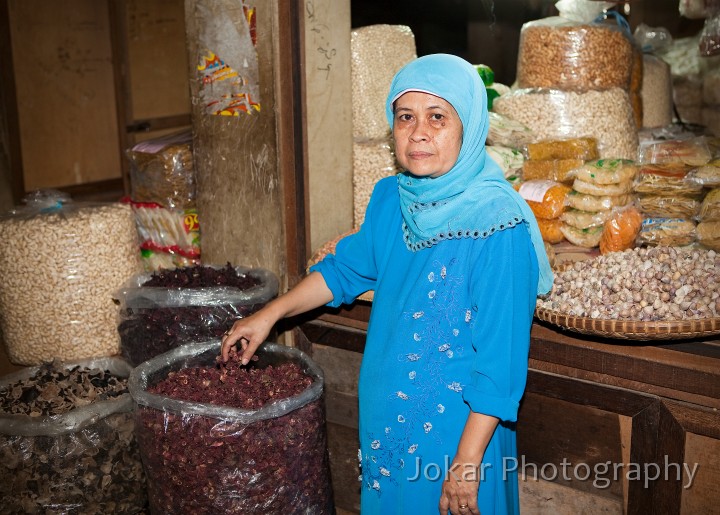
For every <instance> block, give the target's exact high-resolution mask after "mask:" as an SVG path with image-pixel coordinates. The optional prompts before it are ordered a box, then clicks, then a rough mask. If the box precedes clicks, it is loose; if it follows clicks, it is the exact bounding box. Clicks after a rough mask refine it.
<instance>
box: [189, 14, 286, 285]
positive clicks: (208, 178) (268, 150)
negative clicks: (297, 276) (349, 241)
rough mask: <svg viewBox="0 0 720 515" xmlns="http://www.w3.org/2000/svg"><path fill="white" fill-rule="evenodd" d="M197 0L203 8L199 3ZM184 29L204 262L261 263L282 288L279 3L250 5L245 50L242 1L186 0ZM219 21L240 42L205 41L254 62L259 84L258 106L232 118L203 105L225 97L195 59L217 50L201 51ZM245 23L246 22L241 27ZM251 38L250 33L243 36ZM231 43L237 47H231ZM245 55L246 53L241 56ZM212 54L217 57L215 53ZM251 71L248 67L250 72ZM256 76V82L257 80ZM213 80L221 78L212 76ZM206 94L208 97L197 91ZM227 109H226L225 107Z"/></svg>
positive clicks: (233, 61)
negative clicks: (254, 27) (251, 40)
mask: <svg viewBox="0 0 720 515" xmlns="http://www.w3.org/2000/svg"><path fill="white" fill-rule="evenodd" d="M201 5H202V7H200V6H201ZM185 7H186V11H185V12H186V22H185V23H186V27H187V33H188V59H189V62H190V63H193V64H194V66H193V65H191V66H190V71H189V73H190V88H191V90H190V91H191V98H192V104H193V111H192V117H193V136H194V137H193V152H194V157H195V168H196V175H197V207H198V212H199V213H200V214H201V224H202V253H203V262H205V263H208V264H212V263H216V264H221V263H226V262H231V263H235V264H242V265H245V266H250V267H256V266H261V267H263V268H266V269H268V270H270V271H272V272H273V273H275V274H276V275H278V277H279V279H280V287H281V290H283V289H284V288H285V286H286V283H287V281H286V276H287V261H286V256H285V253H286V251H285V248H286V245H287V241H286V235H285V226H286V225H287V224H289V223H294V222H295V221H294V220H292V221H286V220H285V214H286V209H285V206H284V202H285V198H284V196H283V191H282V189H283V186H284V184H283V181H282V178H281V177H280V171H279V157H278V134H277V111H276V108H277V107H278V106H277V105H276V100H277V96H276V85H277V82H276V81H277V73H278V71H277V66H278V63H277V61H276V52H277V49H276V47H275V44H274V38H275V37H277V36H278V34H277V30H278V26H277V13H276V12H275V11H276V9H277V8H278V3H277V2H271V1H269V0H258V1H257V2H254V7H255V11H254V13H255V20H256V24H257V30H256V31H255V34H256V35H257V43H256V44H255V45H254V50H253V49H247V48H245V46H244V45H246V44H248V41H249V39H246V38H245V37H246V35H247V33H248V31H249V29H248V28H247V23H248V22H247V21H245V20H246V17H247V14H246V13H245V12H243V4H242V3H240V2H231V1H226V0H223V1H217V0H213V1H210V0H187V1H186V3H185ZM220 24H222V26H223V27H225V28H226V30H227V31H228V32H229V33H232V31H233V30H235V31H236V32H237V31H239V30H243V33H242V34H240V33H239V32H238V41H237V42H234V41H233V42H231V41H227V42H225V41H224V40H213V41H211V42H210V43H209V44H211V45H213V46H215V45H217V46H221V45H225V46H226V47H228V48H225V47H223V48H222V50H224V51H226V53H229V54H230V55H220V56H219V58H220V59H221V60H224V62H226V64H227V63H229V64H228V66H231V68H232V65H234V66H235V68H237V69H235V68H233V69H234V70H235V71H238V70H239V69H240V67H242V66H243V62H244V59H245V58H247V59H248V62H249V63H250V62H252V63H254V62H255V60H254V59H255V54H253V52H255V53H256V56H257V68H256V69H257V77H254V76H252V77H251V78H249V79H248V80H251V81H253V84H252V85H251V86H253V87H255V85H256V86H257V91H259V93H258V96H259V98H256V99H252V101H253V102H255V101H259V102H258V103H259V104H260V106H259V107H260V110H259V111H257V110H255V109H254V108H252V106H251V107H250V108H249V110H248V112H241V111H235V114H236V115H230V114H228V115H221V114H213V109H212V108H208V104H209V103H210V102H211V101H218V102H227V101H228V99H227V98H226V97H223V96H222V95H221V94H220V93H216V92H217V91H218V90H219V86H218V85H216V84H215V83H213V86H212V87H211V86H207V87H206V88H205V89H204V90H203V89H202V87H203V74H202V73H201V71H200V70H198V69H197V66H198V65H197V63H201V62H204V61H203V59H204V57H203V56H206V55H208V52H212V53H215V52H220V53H221V54H222V53H223V52H222V51H221V50H219V49H218V48H205V44H204V43H203V42H202V41H201V39H203V38H204V39H207V38H210V39H212V38H213V34H217V31H215V30H212V29H213V28H214V27H215V26H218V25H220ZM243 24H246V25H244V26H243ZM247 37H248V38H249V37H250V36H247ZM235 43H236V44H235ZM242 52H247V55H240V53H242ZM216 55H217V54H216ZM254 69H255V68H254V67H253V70H254ZM255 81H257V82H255ZM216 82H218V84H220V83H221V81H216ZM203 92H204V94H207V95H208V96H207V97H202V96H201V95H202V94H203ZM226 112H228V111H227V110H226Z"/></svg>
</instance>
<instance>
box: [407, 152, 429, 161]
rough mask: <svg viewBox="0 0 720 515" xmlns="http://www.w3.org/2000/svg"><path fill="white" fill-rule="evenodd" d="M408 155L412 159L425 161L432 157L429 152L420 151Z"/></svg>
mask: <svg viewBox="0 0 720 515" xmlns="http://www.w3.org/2000/svg"><path fill="white" fill-rule="evenodd" d="M408 155H409V156H410V158H412V159H426V158H428V157H431V156H432V154H431V153H430V152H420V151H416V152H410V154H408Z"/></svg>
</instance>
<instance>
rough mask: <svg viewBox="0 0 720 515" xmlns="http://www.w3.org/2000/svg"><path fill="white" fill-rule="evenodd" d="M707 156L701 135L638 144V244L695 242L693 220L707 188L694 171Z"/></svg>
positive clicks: (635, 188) (706, 148)
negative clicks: (640, 219) (695, 175)
mask: <svg viewBox="0 0 720 515" xmlns="http://www.w3.org/2000/svg"><path fill="white" fill-rule="evenodd" d="M710 159H711V154H710V151H709V149H708V146H707V144H706V142H705V140H704V138H691V139H687V140H667V141H651V142H647V143H645V144H643V145H641V147H640V149H639V152H638V160H639V163H640V165H641V166H640V170H639V172H638V175H637V177H636V179H635V182H634V184H633V191H634V192H635V194H636V195H637V199H638V206H639V208H640V211H641V212H642V213H643V226H642V229H641V231H640V234H639V236H638V244H640V245H668V246H683V245H690V244H692V243H693V242H695V241H696V238H697V232H696V221H697V219H698V216H699V213H700V206H701V203H702V200H703V197H704V196H705V194H706V191H705V188H704V186H703V184H702V183H701V182H700V181H698V180H696V179H693V173H694V174H697V173H699V172H698V170H699V168H701V167H703V166H705V165H707V163H708V162H709V161H710Z"/></svg>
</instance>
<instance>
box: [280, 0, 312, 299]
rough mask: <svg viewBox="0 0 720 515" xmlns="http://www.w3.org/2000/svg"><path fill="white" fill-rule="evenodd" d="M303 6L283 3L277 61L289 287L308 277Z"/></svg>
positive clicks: (291, 1) (282, 0)
mask: <svg viewBox="0 0 720 515" xmlns="http://www.w3.org/2000/svg"><path fill="white" fill-rule="evenodd" d="M301 5H302V4H301V2H299V1H297V0H279V1H278V6H277V11H276V16H277V29H276V30H277V32H276V34H275V38H274V41H275V45H276V49H275V59H276V60H277V63H276V66H277V76H276V83H275V88H276V102H277V108H276V109H277V112H278V115H277V131H278V135H277V138H278V143H277V144H278V167H279V174H280V181H281V183H282V194H283V206H284V209H285V213H284V233H285V256H284V257H285V266H286V271H287V280H286V285H287V287H288V288H289V287H292V286H294V285H295V284H297V283H298V282H300V280H301V279H302V278H303V277H304V276H305V266H306V263H307V260H308V258H309V252H310V251H309V249H308V246H309V244H310V223H309V214H308V210H309V197H310V190H309V188H308V187H307V185H308V184H309V180H308V162H307V159H308V158H307V138H306V132H305V125H306V113H305V111H306V106H305V102H304V90H305V82H304V80H305V78H304V76H303V70H304V69H305V65H304V48H305V41H304V24H303V20H304V17H303V13H302V7H301Z"/></svg>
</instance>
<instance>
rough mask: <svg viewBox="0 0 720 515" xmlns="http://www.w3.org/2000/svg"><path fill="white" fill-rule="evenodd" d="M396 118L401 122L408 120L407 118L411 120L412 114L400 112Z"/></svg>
mask: <svg viewBox="0 0 720 515" xmlns="http://www.w3.org/2000/svg"><path fill="white" fill-rule="evenodd" d="M398 120H400V121H403V122H407V121H409V120H412V115H409V114H401V115H399V116H398Z"/></svg>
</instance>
